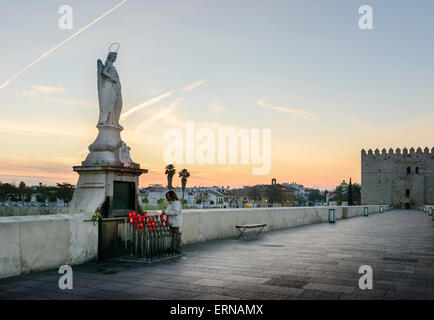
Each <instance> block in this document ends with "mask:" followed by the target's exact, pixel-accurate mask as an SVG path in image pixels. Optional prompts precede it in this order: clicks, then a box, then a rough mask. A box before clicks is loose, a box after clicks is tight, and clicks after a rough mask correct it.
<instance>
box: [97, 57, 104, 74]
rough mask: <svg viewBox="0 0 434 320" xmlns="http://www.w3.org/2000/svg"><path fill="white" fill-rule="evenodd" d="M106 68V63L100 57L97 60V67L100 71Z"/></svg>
mask: <svg viewBox="0 0 434 320" xmlns="http://www.w3.org/2000/svg"><path fill="white" fill-rule="evenodd" d="M102 68H104V64H103V63H102V61H101V59H98V61H97V69H98V71H99V72H100V71H101V70H102Z"/></svg>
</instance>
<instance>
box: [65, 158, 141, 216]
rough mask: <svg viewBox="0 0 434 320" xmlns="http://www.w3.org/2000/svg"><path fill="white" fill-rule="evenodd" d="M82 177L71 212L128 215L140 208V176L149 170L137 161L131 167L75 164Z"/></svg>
mask: <svg viewBox="0 0 434 320" xmlns="http://www.w3.org/2000/svg"><path fill="white" fill-rule="evenodd" d="M73 169H74V171H75V172H77V173H78V174H79V175H80V177H79V179H78V183H77V187H76V190H75V192H74V196H73V198H72V201H71V203H70V212H71V213H88V214H91V215H93V214H95V212H97V211H100V212H101V214H102V215H103V217H106V218H107V217H121V216H128V212H129V211H132V210H135V211H138V206H139V203H138V185H139V176H140V175H141V174H142V173H147V172H148V170H146V169H140V166H139V165H137V164H134V166H130V167H129V168H128V167H127V168H125V167H118V166H96V165H94V166H88V165H82V166H75V167H73Z"/></svg>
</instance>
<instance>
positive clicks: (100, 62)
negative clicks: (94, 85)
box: [96, 59, 104, 86]
mask: <svg viewBox="0 0 434 320" xmlns="http://www.w3.org/2000/svg"><path fill="white" fill-rule="evenodd" d="M103 68H104V64H103V63H102V61H101V59H98V61H97V67H96V69H97V71H96V76H97V80H98V86H99V85H100V82H101V81H102V79H101V72H102V70H103Z"/></svg>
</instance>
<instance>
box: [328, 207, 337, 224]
mask: <svg viewBox="0 0 434 320" xmlns="http://www.w3.org/2000/svg"><path fill="white" fill-rule="evenodd" d="M329 222H330V223H335V222H336V217H335V209H329Z"/></svg>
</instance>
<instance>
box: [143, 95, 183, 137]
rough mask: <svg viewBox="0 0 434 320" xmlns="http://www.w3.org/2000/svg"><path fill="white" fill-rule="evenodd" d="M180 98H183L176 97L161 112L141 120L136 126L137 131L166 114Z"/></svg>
mask: <svg viewBox="0 0 434 320" xmlns="http://www.w3.org/2000/svg"><path fill="white" fill-rule="evenodd" d="M182 100H184V99H183V98H178V99H176V100H175V101H174V102H172V103H171V104H170V105H169V107H168V108H167V109H165V110H163V111H162V112H160V113H158V114H156V115H154V116H152V117H150V118H149V119H146V120H145V121H143V122H142V123H140V124H139V125H138V126H137V129H138V131H142V130H144V129H146V128H147V127H149V126H150V125H152V124H153V123H154V122H155V121H157V120H158V119H160V118H162V117H164V116H166V115H168V114H169V113H170V112H171V111H172V110H173V109H174V108H175V107H176V106H177V105H178V104H179V103H180V102H181V101H182Z"/></svg>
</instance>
